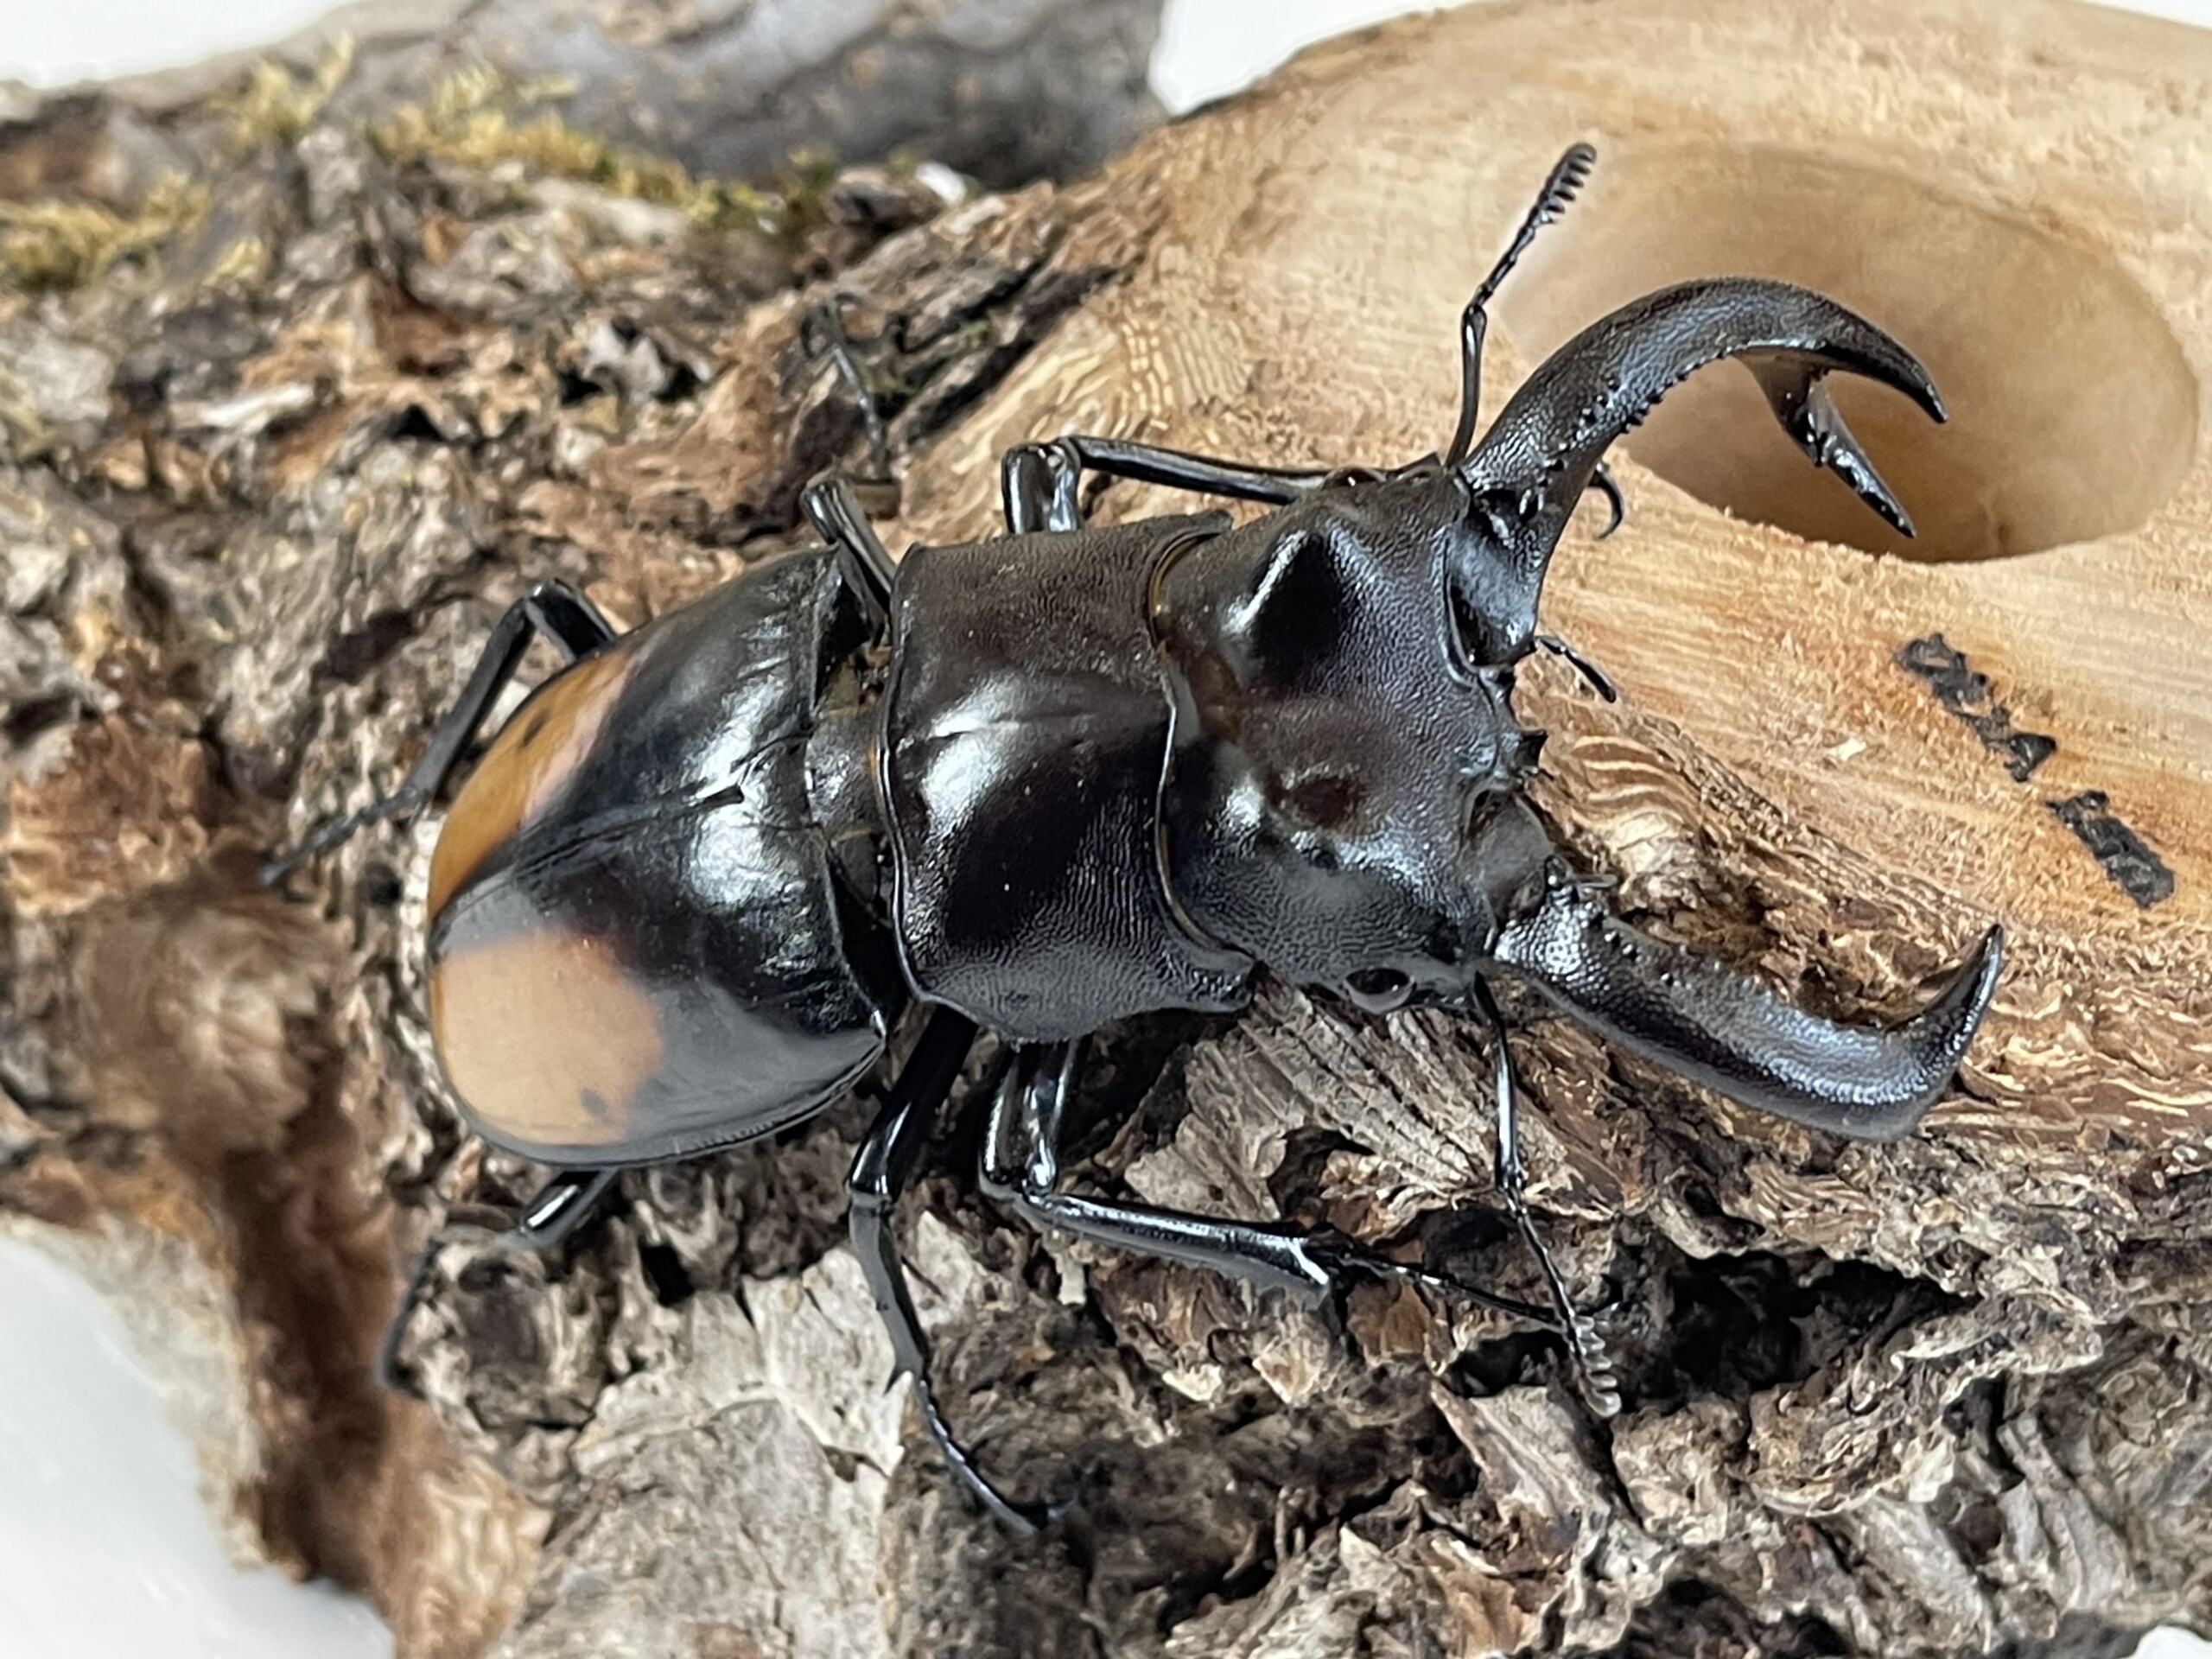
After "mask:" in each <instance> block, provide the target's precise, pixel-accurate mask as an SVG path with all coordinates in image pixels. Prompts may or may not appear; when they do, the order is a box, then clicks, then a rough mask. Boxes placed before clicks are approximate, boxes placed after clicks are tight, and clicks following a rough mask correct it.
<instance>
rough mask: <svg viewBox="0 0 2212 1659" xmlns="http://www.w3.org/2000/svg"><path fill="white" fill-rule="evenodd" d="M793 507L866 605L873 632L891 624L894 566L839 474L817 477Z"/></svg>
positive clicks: (847, 482) (848, 483) (896, 565)
mask: <svg viewBox="0 0 2212 1659" xmlns="http://www.w3.org/2000/svg"><path fill="white" fill-rule="evenodd" d="M798 504H799V506H800V508H801V509H802V510H803V511H804V512H805V514H806V516H807V517H808V518H810V519H811V520H812V521H813V524H814V528H815V531H816V533H817V534H818V535H819V536H820V537H822V539H823V541H825V542H827V543H829V546H830V549H831V550H833V551H834V552H835V553H836V555H837V564H838V568H839V569H842V571H843V572H844V575H845V582H846V584H847V585H848V586H849V587H850V588H852V590H853V591H854V592H855V594H858V595H859V596H860V600H861V603H862V604H863V605H865V606H867V607H868V616H869V619H870V620H872V621H873V622H874V624H875V626H876V629H877V631H878V632H882V631H884V630H886V629H887V628H888V627H889V626H890V624H891V586H892V583H893V582H895V581H896V580H897V579H898V575H899V562H898V560H896V559H894V558H893V557H892V556H891V550H890V549H889V548H887V547H886V546H884V544H883V539H882V537H880V536H878V535H877V534H876V533H875V526H874V525H873V524H869V523H868V512H867V511H866V509H864V508H863V507H862V506H861V499H860V496H859V494H858V493H857V492H855V490H854V488H853V481H852V480H850V479H849V478H847V477H846V476H845V475H844V474H842V473H840V472H836V471H834V470H833V471H830V472H826V473H817V474H815V476H814V477H813V478H812V479H811V480H809V482H808V484H807V486H806V487H805V488H804V489H803V490H801V491H800V492H799V496H798Z"/></svg>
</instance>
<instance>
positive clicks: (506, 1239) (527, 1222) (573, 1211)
mask: <svg viewBox="0 0 2212 1659" xmlns="http://www.w3.org/2000/svg"><path fill="white" fill-rule="evenodd" d="M620 1173H622V1172H621V1171H620V1170H616V1169H564V1170H563V1171H561V1172H560V1173H558V1174H556V1175H555V1176H554V1177H553V1179H551V1180H550V1181H548V1182H546V1184H545V1185H544V1186H543V1187H542V1188H540V1189H539V1191H538V1194H537V1197H536V1198H532V1199H531V1201H530V1202H529V1203H528V1204H526V1205H523V1207H522V1214H521V1216H520V1217H518V1219H517V1221H516V1222H515V1224H514V1225H513V1226H512V1228H510V1229H509V1230H507V1231H505V1232H504V1233H495V1234H493V1239H494V1240H495V1241H496V1242H497V1243H501V1244H504V1245H505V1246H507V1247H508V1248H509V1249H518V1250H527V1251H528V1252H530V1254H531V1255H544V1254H545V1253H546V1252H547V1251H548V1250H550V1249H553V1247H554V1246H555V1245H556V1244H558V1243H561V1242H562V1241H563V1239H565V1238H567V1237H568V1236H569V1235H570V1234H571V1233H573V1232H575V1230H576V1229H577V1228H579V1227H581V1226H582V1225H583V1224H584V1223H586V1222H587V1221H589V1220H590V1219H591V1218H592V1217H593V1216H594V1215H595V1214H597V1213H598V1211H599V1205H600V1201H601V1199H602V1198H606V1196H607V1192H609V1190H611V1189H612V1188H613V1185H614V1181H615V1178H616V1177H617V1176H618V1175H620ZM468 1230H470V1231H476V1230H477V1229H475V1228H473V1227H472V1228H470V1229H468ZM458 1231H460V1229H457V1228H445V1229H441V1230H440V1231H439V1233H438V1235H437V1236H435V1238H433V1239H431V1241H430V1242H429V1243H428V1244H425V1245H424V1246H423V1254H422V1255H420V1256H419V1257H417V1258H416V1262H415V1271H414V1272H412V1273H410V1274H408V1275H407V1286H406V1288H405V1289H404V1290H402V1291H401V1292H400V1293H399V1306H397V1308H395V1309H394V1310H393V1311H392V1315H391V1320H390V1322H389V1323H388V1324H386V1325H385V1329H384V1340H383V1341H382V1342H381V1343H379V1344H377V1358H376V1370H375V1375H376V1380H377V1386H378V1388H380V1389H385V1391H386V1392H387V1393H391V1394H404V1395H408V1396H409V1397H410V1398H419V1397H420V1396H419V1395H416V1391H415V1390H414V1389H411V1388H410V1387H409V1386H408V1385H407V1384H406V1383H405V1382H404V1381H403V1380H402V1379H401V1377H400V1375H399V1344H401V1342H402V1341H404V1339H405V1338H406V1336H407V1323H408V1321H409V1320H410V1319H413V1318H414V1316H415V1309H416V1306H417V1305H418V1304H420V1302H421V1301H422V1300H423V1286H424V1285H426V1284H427V1283H429V1278H430V1267H431V1264H432V1263H433V1262H435V1261H436V1260H437V1255H438V1252H439V1250H441V1249H443V1248H444V1247H445V1246H446V1245H447V1244H448V1243H451V1242H452V1241H453V1239H454V1236H455V1234H456V1233H457V1232H458Z"/></svg>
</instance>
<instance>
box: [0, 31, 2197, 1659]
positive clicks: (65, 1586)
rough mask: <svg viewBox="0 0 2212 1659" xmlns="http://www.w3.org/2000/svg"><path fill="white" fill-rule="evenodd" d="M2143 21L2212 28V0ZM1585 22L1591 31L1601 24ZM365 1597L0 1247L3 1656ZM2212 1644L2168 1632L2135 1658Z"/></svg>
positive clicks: (53, 1278) (152, 39)
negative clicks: (287, 1568) (217, 1511)
mask: <svg viewBox="0 0 2212 1659" xmlns="http://www.w3.org/2000/svg"><path fill="white" fill-rule="evenodd" d="M1423 9H1424V8H1422V7H1421V6H1419V5H1409V4H1407V3H1404V0H1168V4H1167V10H1166V17H1165V19H1164V21H1163V25H1162V29H1161V34H1160V49H1159V52H1158V54H1156V55H1155V57H1154V60H1153V84H1154V86H1155V88H1156V89H1157V90H1158V92H1159V93H1160V98H1161V99H1162V100H1163V101H1164V102H1166V105H1168V107H1169V108H1171V109H1173V110H1175V111H1183V110H1187V109H1190V108H1191V107H1192V106H1193V105H1197V104H1200V103H1203V102H1205V100H1206V99H1210V98H1217V97H1219V96H1221V95H1222V94H1223V93H1225V92H1233V91H1235V90H1236V88H1237V87H1239V86H1243V85H1245V84H1246V83H1247V82H1249V80H1250V79H1253V78H1254V77H1255V76H1256V75H1258V74H1261V73H1264V72H1265V71H1267V70H1268V69H1269V68H1271V67H1274V65H1275V64H1277V63H1280V62H1281V60H1283V59H1284V58H1286V57H1287V56H1288V55H1289V54H1291V53H1292V52H1294V51H1295V50H1296V49H1297V48H1299V47H1300V46H1302V45H1305V44H1307V43H1309V42H1311V41H1317V40H1319V39H1322V38H1323V37H1325V36H1326V35H1331V34H1334V33H1337V32H1338V31H1340V30H1343V29H1351V28H1354V27H1357V26H1358V25H1360V24H1363V23H1368V22H1376V21H1377V20H1379V19H1381V18H1383V17H1388V16H1395V15H1396V14H1398V13H1400V12H1405V11H1414V10H1423ZM2132 9H2133V10H2139V11H2147V12H2154V13H2157V14H2158V15H2160V16H2168V17H2177V18H2180V19H2183V21H2186V22H2194V23H2197V24H2199V25H2202V26H2206V27H2212V0H2137V3H2135V4H2134V5H2133V8H2132ZM324 10H327V7H326V5H325V3H324V0H0V79H20V80H25V81H29V82H31V83H33V84H34V85H38V86H60V85H66V84H67V83H69V82H71V81H74V80H79V79H86V78H90V77H97V76H103V75H114V74H123V73H135V72H137V71H142V70H148V69H156V68H162V67H167V66H168V65H172V64H182V63H189V62H192V61H193V60H195V59H198V58H200V57H202V56H205V55H207V54H211V53H214V52H219V51H229V50H232V49H235V48H244V47H251V46H253V45H256V44H258V43H261V42H263V41H270V40H273V39H276V38H278V37H280V36H282V35H285V34H288V33H289V32H290V31H292V30H293V29H297V28H299V27H300V26H302V25H303V24H305V23H308V22H312V21H313V20H314V19H315V17H317V16H320V15H321V13H322V12H323V11H324ZM1595 21H1596V20H1595V19H1593V26H1594V25H1595ZM390 1652H391V1639H390V1637H388V1636H387V1635H386V1634H385V1631H384V1630H383V1628H382V1626H381V1625H379V1624H378V1623H377V1621H376V1620H375V1618H373V1617H372V1615H371V1614H369V1612H368V1611H366V1609H365V1608H363V1607H362V1606H360V1605H359V1604H358V1603H353V1602H351V1601H349V1600H347V1599H345V1598H343V1597H340V1596H338V1595H335V1594H333V1593H331V1592H329V1591H327V1589H325V1588H322V1587H320V1586H295V1585H293V1584H291V1583H289V1581H287V1580H283V1579H282V1578H281V1577H279V1576H278V1575H277V1574H275V1573H235V1572H233V1571H232V1570H231V1569H230V1568H229V1567H227V1566H226V1564H225V1561H224V1559H223V1554H222V1551H221V1548H220V1546H219V1543H218V1541H217V1537H216V1534H215V1530H214V1529H213V1525H212V1523H211V1522H209V1520H208V1518H207V1514H206V1511H205V1510H203V1509H202V1508H201V1507H200V1501H199V1498H198V1496H197V1492H196V1490H195V1484H194V1463H193V1455H192V1452H190V1450H189V1449H188V1447H187V1446H186V1445H185V1442H184V1440H182V1438H181V1436H180V1435H179V1434H178V1433H176V1432H175V1430H174V1429H172V1428H171V1427H169V1426H168V1423H167V1422H166V1421H164V1420H163V1418H162V1413H161V1408H160V1405H159V1403H158V1402H157V1401H156V1397H155V1394H154V1390H153V1387H152V1385H151V1383H149V1381H148V1379H147V1377H146V1376H145V1374H144V1373H143V1371H142V1370H139V1368H138V1366H137V1363H135V1361H134V1360H133V1359H132V1357H131V1355H130V1349H129V1345H128V1342H127V1339H126V1338H125V1336H124V1332H123V1328H122V1325H121V1324H120V1323H119V1321H118V1319H116V1317H115V1316H114V1314H113V1313H111V1311H110V1310H109V1309H108V1308H107V1307H106V1306H105V1305H104V1304H103V1303H102V1302H101V1301H100V1300H99V1299H98V1298H97V1297H96V1296H95V1295H94V1294H92V1292H91V1290H90V1289H89V1288H88V1287H86V1286H85V1285H84V1284H83V1283H82V1281H79V1280H77V1279H75V1278H73V1276H72V1275H71V1274H68V1273H67V1272H65V1271H64V1270H63V1269H61V1268H57V1267H55V1266H54V1265H52V1264H51V1263H50V1262H48V1261H47V1260H46V1258H44V1257H43V1256H41V1255H37V1254H36V1253H35V1252H34V1251H32V1250H30V1249H29V1248H27V1247H25V1246H23V1245H21V1244H16V1243H9V1242H7V1241H5V1240H0V1654H4V1655H6V1656H8V1659H15V1656H23V1659H34V1656H35V1659H383V1656H386V1655H388V1654H389V1653H390ZM2184 1656H2205V1659H2212V1647H2207V1646H2204V1645H2202V1644H2200V1643H2196V1642H2195V1641H2194V1640H2193V1639H2191V1638H2189V1637H2183V1636H2180V1635H2179V1634H2177V1633H2172V1632H2159V1633H2158V1634H2155V1635H2153V1636H2152V1638H2151V1639H2150V1640H2149V1641H2147V1642H2146V1643H2144V1646H2143V1649H2142V1655H2141V1659H2184Z"/></svg>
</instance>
